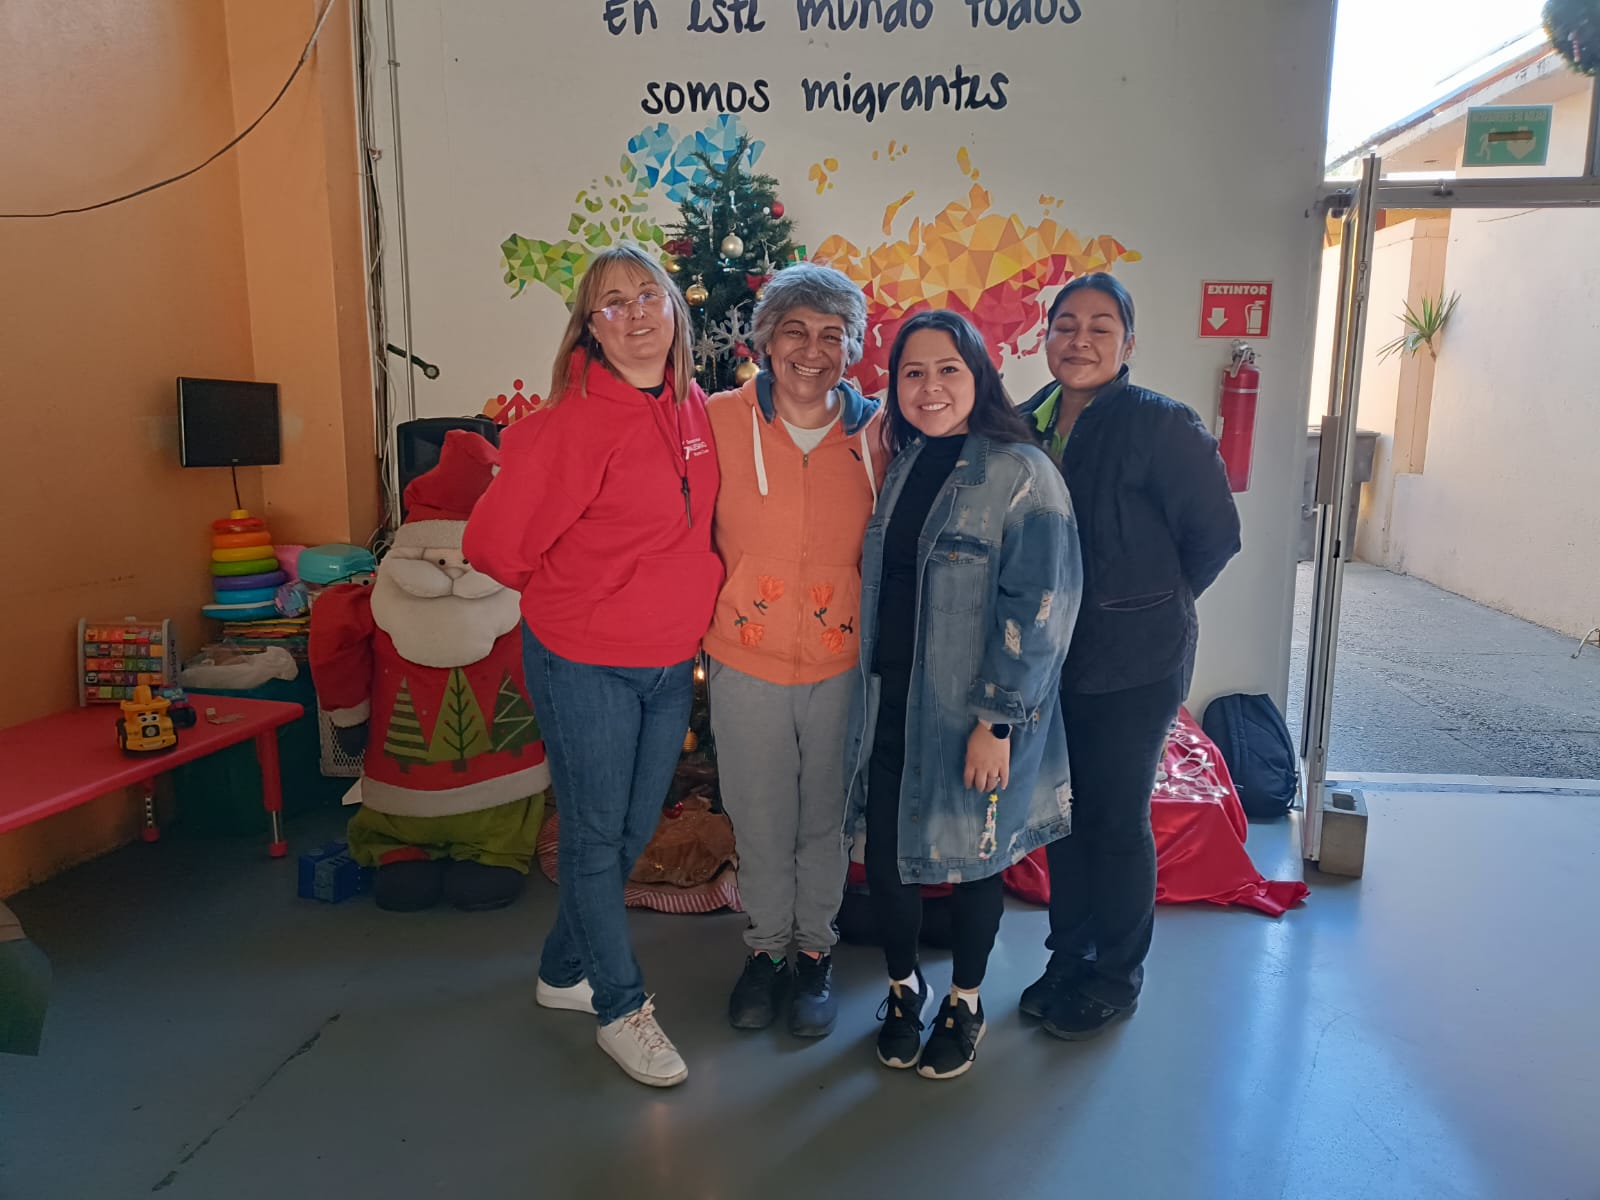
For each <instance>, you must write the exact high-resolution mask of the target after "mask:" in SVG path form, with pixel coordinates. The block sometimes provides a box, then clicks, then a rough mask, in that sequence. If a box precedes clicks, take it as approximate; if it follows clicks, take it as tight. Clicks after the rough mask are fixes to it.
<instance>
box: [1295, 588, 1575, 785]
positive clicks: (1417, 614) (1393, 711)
mask: <svg viewBox="0 0 1600 1200" xmlns="http://www.w3.org/2000/svg"><path fill="white" fill-rule="evenodd" d="M1310 626H1311V565H1310V564H1309V563H1302V564H1301V565H1300V569H1299V576H1298V581H1297V589H1296V594H1295V626H1294V640H1293V643H1292V646H1293V649H1292V652H1291V653H1292V657H1291V665H1290V670H1289V695H1288V701H1289V703H1288V710H1287V712H1286V713H1285V716H1286V718H1287V719H1288V723H1289V732H1290V734H1291V735H1292V736H1293V737H1294V738H1295V740H1296V742H1297V743H1298V741H1299V738H1300V708H1301V703H1302V698H1303V692H1304V687H1305V661H1306V639H1307V634H1308V631H1309V629H1310ZM1576 644H1577V640H1576V639H1575V638H1569V637H1566V636H1564V635H1562V634H1558V633H1553V632H1552V631H1550V630H1548V629H1545V628H1543V627H1541V626H1538V625H1533V624H1530V623H1529V622H1527V621H1522V620H1519V619H1518V618H1516V617H1510V616H1507V615H1506V614H1504V613H1501V612H1496V611H1495V610H1493V609H1491V608H1485V607H1483V606H1482V605H1480V604H1475V603H1473V602H1472V601H1471V600H1467V599H1465V598H1463V597H1461V596H1457V595H1455V594H1454V593H1451V592H1446V591H1443V590H1441V589H1440V588H1436V587H1434V586H1433V585H1432V584H1430V583H1426V582H1424V581H1423V580H1421V579H1416V578H1414V577H1412V576H1409V575H1394V574H1391V573H1390V572H1388V571H1385V570H1383V569H1382V568H1380V567H1374V566H1369V565H1368V564H1366V563H1352V564H1351V565H1350V566H1349V567H1347V568H1346V570H1345V576H1344V601H1343V612H1342V619H1341V622H1340V631H1339V648H1338V658H1337V673H1336V675H1335V678H1334V710H1333V735H1332V738H1331V741H1330V746H1329V769H1330V771H1333V772H1335V773H1353V774H1361V773H1371V772H1398V773H1414V774H1429V775H1432V774H1445V775H1497V776H1521V777H1538V778H1562V779H1600V651H1597V650H1596V649H1595V648H1594V647H1590V648H1589V649H1587V650H1585V651H1584V652H1583V655H1582V657H1581V658H1579V659H1578V660H1577V661H1574V660H1573V659H1572V651H1573V648H1574V647H1575V646H1576Z"/></svg>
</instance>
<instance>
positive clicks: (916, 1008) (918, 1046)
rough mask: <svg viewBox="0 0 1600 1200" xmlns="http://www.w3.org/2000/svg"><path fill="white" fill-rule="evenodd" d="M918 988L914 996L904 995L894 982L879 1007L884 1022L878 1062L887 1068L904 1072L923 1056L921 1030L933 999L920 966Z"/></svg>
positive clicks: (879, 1017) (881, 1030)
mask: <svg viewBox="0 0 1600 1200" xmlns="http://www.w3.org/2000/svg"><path fill="white" fill-rule="evenodd" d="M917 989H918V990H917V992H916V993H915V994H914V995H913V994H910V993H903V992H902V991H901V988H900V985H899V984H897V983H891V984H890V985H889V994H888V995H887V996H885V997H884V999H883V1003H882V1004H880V1005H879V1006H878V1020H880V1021H882V1022H883V1028H882V1029H880V1030H878V1061H879V1062H881V1063H882V1064H883V1065H884V1066H886V1067H894V1068H895V1069H896V1070H902V1071H903V1070H905V1069H906V1068H907V1067H914V1066H916V1065H917V1059H918V1058H919V1057H920V1056H921V1054H922V1030H923V1028H924V1024H925V1022H926V1019H927V1015H928V1013H929V1012H931V1011H932V1010H933V997H932V996H931V995H929V994H928V981H927V980H926V979H924V978H923V977H922V968H920V967H918V968H917Z"/></svg>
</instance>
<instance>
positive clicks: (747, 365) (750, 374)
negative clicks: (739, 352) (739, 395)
mask: <svg viewBox="0 0 1600 1200" xmlns="http://www.w3.org/2000/svg"><path fill="white" fill-rule="evenodd" d="M759 374H761V368H760V367H758V366H756V365H755V363H753V362H751V361H750V360H749V359H748V358H747V359H745V360H744V361H743V362H741V363H740V364H739V365H738V366H737V367H735V368H734V369H733V378H734V381H735V382H736V383H738V384H740V385H743V384H746V383H749V382H750V381H751V380H752V379H754V378H755V377H756V376H757V375H759Z"/></svg>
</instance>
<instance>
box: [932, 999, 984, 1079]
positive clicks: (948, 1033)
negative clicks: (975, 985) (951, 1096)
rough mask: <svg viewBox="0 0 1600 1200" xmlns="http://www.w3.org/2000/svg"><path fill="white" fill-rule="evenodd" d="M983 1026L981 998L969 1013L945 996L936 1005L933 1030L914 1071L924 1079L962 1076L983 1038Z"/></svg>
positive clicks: (958, 1003) (966, 1009) (959, 1003)
mask: <svg viewBox="0 0 1600 1200" xmlns="http://www.w3.org/2000/svg"><path fill="white" fill-rule="evenodd" d="M986 1028H988V1026H987V1025H985V1024H984V1020H983V1001H982V1000H979V1001H978V1011H977V1012H973V1011H972V1010H971V1009H970V1008H968V1007H967V1006H966V1005H965V1004H963V1003H961V1001H959V1000H957V999H956V998H955V997H954V996H951V997H949V998H948V999H946V1000H945V1002H944V1003H943V1004H942V1005H940V1006H939V1015H938V1016H937V1017H935V1018H934V1020H933V1032H932V1033H930V1034H929V1035H928V1044H927V1045H926V1046H924V1047H923V1048H922V1062H921V1064H920V1065H919V1066H918V1067H917V1074H918V1075H921V1076H922V1077H923V1078H924V1079H954V1078H955V1077H956V1076H957V1075H965V1074H966V1073H967V1071H968V1069H969V1068H971V1066H972V1061H973V1059H975V1058H977V1057H978V1043H979V1042H981V1041H983V1031H984V1030H985V1029H986Z"/></svg>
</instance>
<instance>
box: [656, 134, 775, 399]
mask: <svg viewBox="0 0 1600 1200" xmlns="http://www.w3.org/2000/svg"><path fill="white" fill-rule="evenodd" d="M696 158H697V159H698V160H699V162H700V164H701V166H702V167H704V168H705V175H704V178H702V179H701V180H700V181H699V182H697V183H694V184H692V185H691V186H690V195H689V199H687V200H685V201H684V203H683V211H682V220H681V221H680V222H679V223H678V225H677V226H676V227H675V228H674V229H673V230H672V231H671V232H672V240H671V241H669V242H667V244H666V250H667V252H668V253H669V254H670V255H672V256H673V257H672V258H671V259H669V261H668V264H667V269H668V270H669V271H671V272H673V274H674V277H675V278H676V279H677V282H678V286H679V287H680V288H682V289H683V293H684V298H685V299H686V300H688V302H689V308H690V311H691V312H693V313H694V319H695V365H696V368H697V371H698V374H699V377H700V385H701V386H702V387H704V388H705V389H706V391H708V392H715V391H719V390H721V389H723V388H730V387H733V386H735V385H736V384H738V383H742V382H744V380H745V379H746V378H748V377H749V376H750V375H753V374H754V372H755V365H754V359H755V354H754V350H753V348H752V347H751V345H750V329H751V318H752V314H753V313H754V311H755V306H756V298H757V295H758V293H759V292H760V290H761V288H762V287H763V286H765V284H766V281H767V279H768V278H769V277H770V276H771V275H772V273H773V272H774V271H776V270H778V269H779V268H781V267H782V266H784V264H786V263H788V262H789V261H790V260H791V259H793V258H796V257H800V256H803V253H804V252H803V251H801V252H800V254H798V255H797V253H796V250H795V246H794V243H793V242H792V241H791V240H790V235H791V233H792V232H793V229H794V225H793V222H792V221H790V220H788V219H787V218H785V217H784V215H783V202H782V201H780V200H779V199H778V194H777V189H778V181H777V180H776V179H774V178H772V176H770V175H758V174H755V173H754V171H752V169H751V165H752V155H751V152H750V139H749V138H748V137H741V138H740V139H739V143H738V145H737V146H736V147H735V149H734V152H733V154H731V155H730V156H729V157H728V159H727V165H726V166H723V165H720V164H719V162H718V161H717V160H714V159H712V158H711V157H710V156H709V155H707V154H704V153H701V154H699V155H697V156H696ZM746 364H749V365H746Z"/></svg>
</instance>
